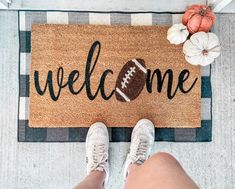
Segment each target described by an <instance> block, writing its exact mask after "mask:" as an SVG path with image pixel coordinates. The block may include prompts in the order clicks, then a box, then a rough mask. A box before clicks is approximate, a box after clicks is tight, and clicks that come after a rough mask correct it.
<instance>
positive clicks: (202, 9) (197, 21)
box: [182, 5, 216, 34]
mask: <svg viewBox="0 0 235 189" xmlns="http://www.w3.org/2000/svg"><path fill="white" fill-rule="evenodd" d="M215 20H216V16H215V14H214V13H213V11H212V10H211V8H210V7H208V6H207V5H192V6H190V7H189V8H188V10H186V12H185V13H184V15H183V19H182V22H183V24H184V25H186V26H187V28H188V30H189V33H190V34H193V33H196V32H199V31H204V32H209V31H210V29H211V28H212V26H213V24H214V23H215Z"/></svg>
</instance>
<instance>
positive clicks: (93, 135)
mask: <svg viewBox="0 0 235 189" xmlns="http://www.w3.org/2000/svg"><path fill="white" fill-rule="evenodd" d="M108 149H109V134H108V129H107V127H106V126H105V124H103V123H101V122H97V123H94V124H93V125H91V127H90V128H89V131H88V133H87V137H86V161H87V174H89V173H90V172H92V171H105V173H106V178H105V183H104V184H107V181H108V177H109V163H108Z"/></svg>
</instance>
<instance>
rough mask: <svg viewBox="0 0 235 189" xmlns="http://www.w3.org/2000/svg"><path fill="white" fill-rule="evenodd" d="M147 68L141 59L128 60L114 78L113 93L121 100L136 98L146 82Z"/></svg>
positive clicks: (127, 100) (128, 100) (126, 100)
mask: <svg viewBox="0 0 235 189" xmlns="http://www.w3.org/2000/svg"><path fill="white" fill-rule="evenodd" d="M146 74H147V69H146V66H145V62H144V60H143V59H132V60H130V61H128V62H127V63H126V64H125V65H124V66H123V67H122V69H121V71H120V72H119V75H118V78H117V80H116V87H115V95H116V99H117V100H118V101H121V102H130V101H132V100H134V99H136V98H137V97H138V96H139V94H140V93H141V91H142V90H143V88H144V85H145V83H146Z"/></svg>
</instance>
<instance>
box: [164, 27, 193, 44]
mask: <svg viewBox="0 0 235 189" xmlns="http://www.w3.org/2000/svg"><path fill="white" fill-rule="evenodd" d="M188 35H189V31H188V30H187V27H186V26H185V25H183V24H174V25H173V26H171V27H170V28H169V29H168V31H167V39H168V41H169V42H170V43H171V44H175V45H179V44H180V43H183V42H185V40H186V39H187V37H188Z"/></svg>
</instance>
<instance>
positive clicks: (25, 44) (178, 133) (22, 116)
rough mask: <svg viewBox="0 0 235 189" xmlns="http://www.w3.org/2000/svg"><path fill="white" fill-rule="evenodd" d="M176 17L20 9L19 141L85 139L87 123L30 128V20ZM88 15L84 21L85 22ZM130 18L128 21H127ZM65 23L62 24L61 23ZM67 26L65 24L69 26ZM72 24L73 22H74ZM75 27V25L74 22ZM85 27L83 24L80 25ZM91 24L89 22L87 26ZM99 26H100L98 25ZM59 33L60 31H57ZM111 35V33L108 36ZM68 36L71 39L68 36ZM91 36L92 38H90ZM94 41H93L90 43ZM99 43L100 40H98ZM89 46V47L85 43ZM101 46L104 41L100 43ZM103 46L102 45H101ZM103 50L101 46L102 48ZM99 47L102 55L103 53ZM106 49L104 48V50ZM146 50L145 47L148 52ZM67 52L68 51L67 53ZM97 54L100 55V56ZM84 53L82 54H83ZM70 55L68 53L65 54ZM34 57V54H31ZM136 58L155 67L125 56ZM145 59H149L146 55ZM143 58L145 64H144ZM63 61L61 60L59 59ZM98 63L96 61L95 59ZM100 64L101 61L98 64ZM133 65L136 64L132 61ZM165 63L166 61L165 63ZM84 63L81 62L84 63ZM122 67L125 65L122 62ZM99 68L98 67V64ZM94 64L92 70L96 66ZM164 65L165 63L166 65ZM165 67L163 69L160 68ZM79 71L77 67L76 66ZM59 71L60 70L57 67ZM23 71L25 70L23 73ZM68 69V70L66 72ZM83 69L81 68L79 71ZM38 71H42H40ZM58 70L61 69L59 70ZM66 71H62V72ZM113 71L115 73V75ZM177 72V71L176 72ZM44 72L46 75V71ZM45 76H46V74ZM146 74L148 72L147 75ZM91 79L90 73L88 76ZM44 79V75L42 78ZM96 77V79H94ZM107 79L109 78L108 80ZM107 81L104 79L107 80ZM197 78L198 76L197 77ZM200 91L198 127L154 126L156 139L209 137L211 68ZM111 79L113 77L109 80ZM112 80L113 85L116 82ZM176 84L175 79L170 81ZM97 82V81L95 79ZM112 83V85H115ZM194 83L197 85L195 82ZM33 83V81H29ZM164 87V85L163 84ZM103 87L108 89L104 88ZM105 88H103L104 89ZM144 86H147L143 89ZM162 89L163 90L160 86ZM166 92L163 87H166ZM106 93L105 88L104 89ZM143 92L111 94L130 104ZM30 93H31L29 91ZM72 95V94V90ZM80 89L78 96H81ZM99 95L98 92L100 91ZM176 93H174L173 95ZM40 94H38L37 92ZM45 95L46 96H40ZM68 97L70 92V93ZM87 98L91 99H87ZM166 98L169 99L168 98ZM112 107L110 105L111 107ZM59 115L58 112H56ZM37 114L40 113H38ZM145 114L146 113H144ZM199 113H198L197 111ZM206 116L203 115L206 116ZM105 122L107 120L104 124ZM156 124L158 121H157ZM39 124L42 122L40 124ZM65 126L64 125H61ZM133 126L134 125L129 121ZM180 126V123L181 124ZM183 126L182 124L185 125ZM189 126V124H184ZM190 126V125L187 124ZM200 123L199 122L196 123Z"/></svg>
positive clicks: (116, 131) (122, 131)
mask: <svg viewBox="0 0 235 189" xmlns="http://www.w3.org/2000/svg"><path fill="white" fill-rule="evenodd" d="M177 17H180V15H173V16H172V15H168V14H163V15H162V14H156V13H151V14H150V13H145V14H137V13H136V14H134V13H133V14H127V13H126V14H121V13H107V14H101V13H81V12H47V11H43V12H35V11H34V12H28V11H27V12H25V11H20V13H19V20H20V23H19V26H20V100H19V141H84V139H85V136H86V132H87V129H88V128H85V127H84V126H89V125H88V124H84V125H82V126H83V127H82V128H68V129H66V128H53V129H51V128H50V129H49V128H29V123H28V120H29V114H28V113H29V98H28V97H29V73H30V71H29V64H30V53H31V41H30V40H31V24H32V23H58V21H60V23H76V24H84V23H85V24H86V23H90V24H106V25H107V24H115V25H117V24H132V25H136V24H140V25H143V23H144V24H146V23H147V24H149V25H156V24H158V25H171V23H172V20H174V19H176V18H177ZM86 19H87V22H86ZM128 20H129V21H128ZM56 27H62V26H58V25H57V26H56ZM63 27H65V26H63ZM68 27H69V26H67V27H66V28H68ZM74 27H75V26H74ZM76 27H78V26H76ZM83 27H85V26H83ZM90 27H91V26H90ZM100 27H102V26H100ZM59 36H60V35H59ZM109 38H110V36H109ZM68 40H71V39H68ZM93 40H94V39H93ZM91 44H93V43H91ZM101 44H102V43H101ZM87 48H88V47H87ZM102 48H103V45H102ZM104 48H105V47H104ZM90 49H91V45H90V44H89V48H88V50H86V53H84V54H86V56H87V53H88V52H89V50H90ZM102 51H103V49H102ZM102 51H101V55H102ZM104 52H105V51H104ZM146 54H148V51H147V53H146ZM68 55H69V53H68ZM101 55H100V57H101ZM84 56H85V55H84ZM68 57H69V56H68ZM32 59H33V58H32ZM135 60H136V61H137V64H138V63H140V64H141V65H142V66H143V67H144V68H146V70H147V71H149V70H153V71H154V70H155V69H156V65H155V69H154V68H153V69H150V68H151V66H149V62H151V61H146V58H145V59H144V58H143V57H141V56H137V55H136V57H126V62H129V61H131V62H132V64H133V63H134V62H135ZM147 60H148V59H147ZM120 62H122V65H120V68H119V69H118V70H119V71H121V68H122V67H123V66H124V65H128V64H129V63H128V64H125V63H126V62H125V61H120ZM143 62H144V64H143ZM61 64H63V63H61ZM97 65H99V63H97ZM100 65H102V64H100ZM135 65H136V64H135ZM166 66H167V64H166ZM83 67H84V66H83ZM124 67H125V66H124ZM97 68H98V67H97ZM97 68H95V70H96V69H97ZM165 69H166V67H165ZM56 70H57V72H58V67H57V69H54V70H53V71H56ZM163 70H164V69H163ZM79 71H80V70H79ZM60 72H61V71H60ZM24 73H25V74H24ZM69 73H70V72H69ZM81 73H82V71H81ZM39 74H41V73H40V72H39ZM60 74H61V73H60ZM64 74H65V72H64ZM115 74H116V75H115ZM115 74H114V73H113V74H112V76H113V75H115V77H114V78H115V82H116V78H118V73H115ZM101 75H102V73H101ZM176 75H177V74H176ZM46 76H47V75H46ZM46 76H45V77H46ZM146 77H148V76H146ZM108 78H110V76H107V79H108ZM91 79H92V77H91ZM43 80H44V82H45V78H44V79H43ZM94 81H95V80H94ZM107 81H108V80H107ZM107 81H106V82H107ZM199 81H200V80H199ZM201 81H202V85H201V86H202V88H201V89H202V91H201V96H202V98H201V110H202V111H201V115H202V120H201V126H202V127H201V128H190V129H185V128H184V129H181V128H179V129H171V128H160V129H158V128H156V138H155V139H156V140H166V141H210V140H211V88H210V68H209V67H207V68H203V70H202V78H201ZM112 82H113V81H112ZM115 82H114V83H113V85H114V84H115ZM173 84H175V83H173ZM96 86H97V83H96ZM114 86H115V85H114ZM195 86H196V85H195ZM30 87H32V85H30ZM163 89H164V88H163ZM105 90H107V89H106V88H105ZM105 90H104V91H105ZM145 90H146V89H145ZM163 91H164V90H163ZM165 92H166V91H165ZM84 93H85V95H86V92H85V90H84ZM107 93H108V92H107ZM144 93H147V94H146V95H152V94H148V91H144V89H143V90H142V91H141V93H140V94H139V96H137V97H136V98H134V99H131V98H132V97H130V100H131V102H119V101H120V99H119V100H118V96H117V95H116V94H114V96H113V97H112V99H113V100H115V102H118V103H120V104H124V106H126V105H125V104H128V103H129V105H128V106H130V104H131V103H137V101H138V99H141V98H142V97H141V96H145V94H144ZM30 94H31V93H30ZM63 94H66V92H63V91H62V92H61V96H60V97H59V98H62V97H63ZM44 95H48V96H47V97H48V99H49V98H51V96H50V95H49V93H47V94H46V93H45V94H44ZM71 95H72V94H71ZM81 95H82V92H81V93H80V94H79V95H78V96H77V97H81ZM99 95H100V94H99ZM177 95H178V94H176V96H175V98H176V97H177ZM38 96H40V95H38ZM41 97H45V96H41ZM70 97H71V96H70ZM98 98H101V97H100V96H97V97H96V99H95V100H97V99H98ZM86 99H89V97H87V96H86ZM60 100H61V99H57V100H56V101H55V100H53V99H51V101H52V102H59V101H60ZM89 100H90V99H89ZM168 100H169V99H168ZM103 101H104V102H109V100H106V101H105V100H103ZM111 109H112V108H111ZM57 115H58V114H57ZM38 117H40V114H38ZM146 117H148V116H146ZM197 117H198V115H197ZM205 118H206V119H205ZM107 125H108V124H107ZM156 125H157V126H158V124H156ZM41 126H42V125H41ZM62 126H64V125H62ZM111 126H117V125H115V124H114V125H111ZM122 126H130V125H122ZM131 126H133V125H131ZM181 126H182V125H181ZM184 126H185V125H184ZM186 126H188V125H186ZM190 126H191V125H190ZM199 126H200V125H199ZM109 131H110V138H111V141H129V140H130V134H131V128H127V127H124V128H120V126H119V127H115V128H114V127H112V128H109Z"/></svg>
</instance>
